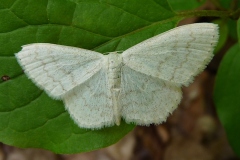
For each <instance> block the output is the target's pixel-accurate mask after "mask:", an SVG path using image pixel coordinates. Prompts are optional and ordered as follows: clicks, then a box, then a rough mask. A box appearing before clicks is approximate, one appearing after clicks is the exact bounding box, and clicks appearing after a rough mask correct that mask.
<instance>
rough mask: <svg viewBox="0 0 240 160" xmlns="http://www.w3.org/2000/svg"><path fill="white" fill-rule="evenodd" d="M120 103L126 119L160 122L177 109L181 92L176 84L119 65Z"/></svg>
mask: <svg viewBox="0 0 240 160" xmlns="http://www.w3.org/2000/svg"><path fill="white" fill-rule="evenodd" d="M121 76H122V78H121V80H122V83H121V92H120V97H119V100H120V105H121V107H122V112H121V113H122V116H123V118H124V119H125V120H126V122H129V123H130V122H134V123H135V124H137V125H150V124H151V123H155V124H160V123H162V122H164V121H165V120H166V119H167V117H168V115H169V114H170V113H172V112H173V110H175V109H176V107H177V106H178V104H179V103H180V101H181V97H182V92H181V88H180V87H179V86H176V84H174V83H172V82H168V81H164V80H160V79H159V78H156V77H152V76H150V75H146V74H143V73H141V72H138V71H135V70H133V69H131V68H130V67H128V66H123V67H122V75H121Z"/></svg>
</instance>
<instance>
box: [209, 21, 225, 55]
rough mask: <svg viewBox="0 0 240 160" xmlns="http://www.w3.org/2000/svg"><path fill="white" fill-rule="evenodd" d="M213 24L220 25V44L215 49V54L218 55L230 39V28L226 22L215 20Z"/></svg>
mask: <svg viewBox="0 0 240 160" xmlns="http://www.w3.org/2000/svg"><path fill="white" fill-rule="evenodd" d="M213 23H215V24H218V26H219V40H218V44H217V46H216V47H215V49H214V54H216V53H218V52H219V51H220V50H221V49H222V47H223V46H224V44H225V42H226V41H227V38H228V26H227V23H226V22H225V21H224V20H220V19H219V20H215V21H213Z"/></svg>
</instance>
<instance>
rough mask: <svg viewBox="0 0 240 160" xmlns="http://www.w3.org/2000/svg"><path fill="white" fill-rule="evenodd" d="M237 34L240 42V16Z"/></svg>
mask: <svg viewBox="0 0 240 160" xmlns="http://www.w3.org/2000/svg"><path fill="white" fill-rule="evenodd" d="M237 34H238V42H239V43H240V18H238V21H237Z"/></svg>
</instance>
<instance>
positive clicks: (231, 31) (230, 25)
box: [227, 19, 238, 40]
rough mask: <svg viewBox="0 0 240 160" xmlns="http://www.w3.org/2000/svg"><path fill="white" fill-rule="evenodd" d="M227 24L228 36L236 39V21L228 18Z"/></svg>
mask: <svg viewBox="0 0 240 160" xmlns="http://www.w3.org/2000/svg"><path fill="white" fill-rule="evenodd" d="M227 25H228V32H229V36H230V37H231V38H233V39H235V40H237V39H238V34H237V21H235V20H232V19H228V21H227Z"/></svg>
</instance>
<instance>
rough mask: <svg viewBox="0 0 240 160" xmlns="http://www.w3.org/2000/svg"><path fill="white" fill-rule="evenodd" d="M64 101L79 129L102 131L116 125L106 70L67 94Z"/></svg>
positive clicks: (102, 70)
mask: <svg viewBox="0 0 240 160" xmlns="http://www.w3.org/2000/svg"><path fill="white" fill-rule="evenodd" d="M63 100H64V103H65V107H66V109H67V110H68V112H69V114H70V116H71V117H72V119H73V120H74V121H75V123H76V124H77V125H78V126H79V127H82V128H91V129H100V128H103V127H104V126H112V125H114V122H115V121H114V115H113V108H112V106H113V104H112V95H111V93H110V89H109V82H108V78H107V71H106V70H104V69H101V70H100V71H98V72H97V73H96V74H95V75H93V76H92V77H91V78H89V79H88V80H87V81H85V82H84V83H82V84H80V85H79V86H77V87H75V88H74V89H73V90H71V91H70V92H68V93H67V94H65V95H64V97H63Z"/></svg>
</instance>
